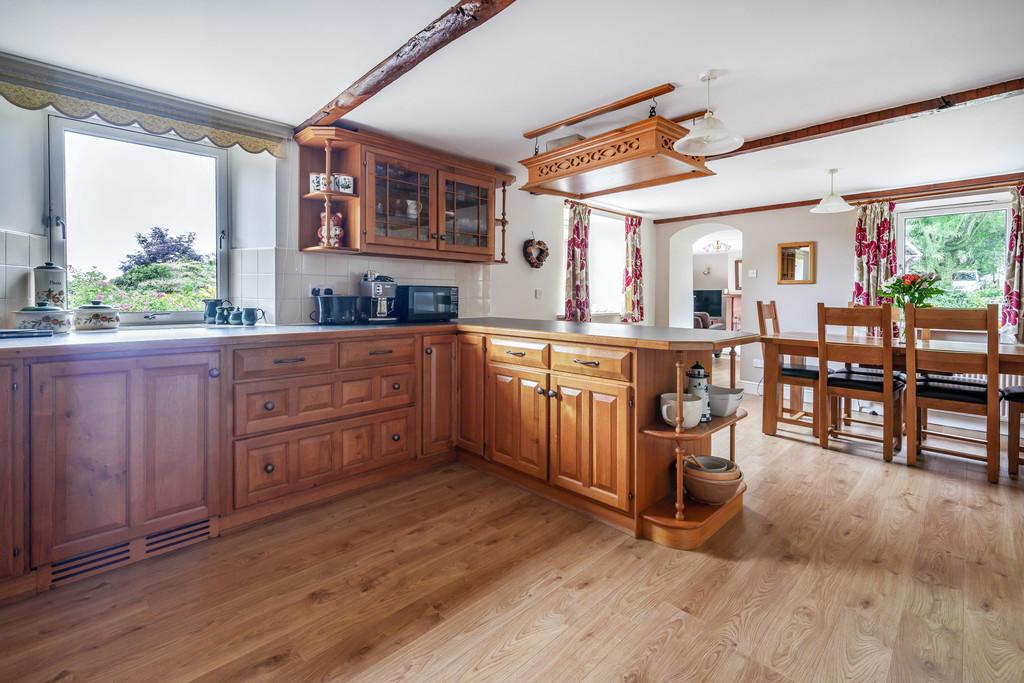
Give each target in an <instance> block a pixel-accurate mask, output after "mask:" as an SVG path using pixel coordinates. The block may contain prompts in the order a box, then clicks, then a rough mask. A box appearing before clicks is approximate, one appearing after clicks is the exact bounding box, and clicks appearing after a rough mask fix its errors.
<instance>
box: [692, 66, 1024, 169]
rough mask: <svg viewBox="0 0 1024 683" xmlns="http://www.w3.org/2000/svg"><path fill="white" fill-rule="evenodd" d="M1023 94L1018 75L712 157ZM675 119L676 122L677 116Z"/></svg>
mask: <svg viewBox="0 0 1024 683" xmlns="http://www.w3.org/2000/svg"><path fill="white" fill-rule="evenodd" d="M1021 93H1024V78H1015V79H1013V80H1010V81H1003V82H1002V83H995V84H992V85H986V86H982V87H980V88H971V89H970V90H963V91H961V92H957V93H952V94H949V95H943V96H941V97H933V98H932V99H929V100H921V101H920V102H913V103H911V104H904V105H901V106H898V107H890V108H888V109H881V110H879V111H873V112H868V113H867V114H858V115H857V116H848V117H846V118H844V119H837V120H835V121H827V122H825V123H818V124H815V125H813V126H807V127H806V128H799V129H797V130H791V131H788V132H785V133H777V134H775V135H768V136H766V137H763V138H757V139H755V140H747V141H746V142H745V143H743V146H742V147H740V148H739V149H737V150H735V151H733V152H728V153H726V154H719V155H716V156H714V157H709V158H711V159H727V158H729V157H734V156H739V155H740V154H749V153H751V152H759V151H761V150H764V149H771V148H773V147H782V146H784V145H792V144H793V143H795V142H804V141H806V140H816V139H818V138H825V137H829V136H830V135H838V134H840V133H849V132H851V131H855V130H863V129H864V128H872V127H874V126H880V125H882V124H886V123H895V122H897V121H902V120H904V119H909V118H913V117H915V116H923V115H926V114H933V113H935V112H938V111H943V110H946V109H953V108H959V107H968V106H973V105H977V104H982V103H984V102H990V101H992V100H998V99H1003V98H1006V97H1014V96H1015V95H1020V94H1021ZM702 113H703V112H702ZM687 116H691V114H687ZM672 120H673V121H676V120H677V119H672Z"/></svg>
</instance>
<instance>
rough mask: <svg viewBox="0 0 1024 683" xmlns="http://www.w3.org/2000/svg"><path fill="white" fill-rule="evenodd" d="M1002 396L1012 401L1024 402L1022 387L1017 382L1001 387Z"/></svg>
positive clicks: (1023, 389)
mask: <svg viewBox="0 0 1024 683" xmlns="http://www.w3.org/2000/svg"><path fill="white" fill-rule="evenodd" d="M1003 398H1005V399H1006V400H1007V401H1013V402H1014V403H1024V387H1022V386H1020V385H1019V384H1017V385H1015V386H1012V387H1006V388H1005V389H1003Z"/></svg>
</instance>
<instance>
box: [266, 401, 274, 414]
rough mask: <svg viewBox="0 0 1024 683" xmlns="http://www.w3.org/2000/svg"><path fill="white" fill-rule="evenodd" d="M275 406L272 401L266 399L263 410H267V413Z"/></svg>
mask: <svg viewBox="0 0 1024 683" xmlns="http://www.w3.org/2000/svg"><path fill="white" fill-rule="evenodd" d="M276 407H277V404H276V403H274V402H273V401H267V402H266V403H264V404H263V410H265V411H267V412H268V413H269V412H271V411H273V410H274V408H276Z"/></svg>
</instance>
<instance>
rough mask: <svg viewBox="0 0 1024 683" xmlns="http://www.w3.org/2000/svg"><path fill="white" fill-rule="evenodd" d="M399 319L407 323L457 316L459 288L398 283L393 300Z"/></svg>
mask: <svg viewBox="0 0 1024 683" xmlns="http://www.w3.org/2000/svg"><path fill="white" fill-rule="evenodd" d="M395 312H396V316H397V317H398V319H399V320H401V321H403V322H409V323H426V322H444V321H447V320H452V319H453V318H458V317H459V288H458V287H443V286H436V285H399V286H398V293H397V296H396V300H395Z"/></svg>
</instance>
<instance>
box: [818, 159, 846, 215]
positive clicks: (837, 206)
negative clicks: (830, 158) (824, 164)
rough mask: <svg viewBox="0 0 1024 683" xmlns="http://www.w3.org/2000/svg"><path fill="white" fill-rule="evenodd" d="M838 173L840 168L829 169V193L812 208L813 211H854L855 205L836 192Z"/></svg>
mask: <svg viewBox="0 0 1024 683" xmlns="http://www.w3.org/2000/svg"><path fill="white" fill-rule="evenodd" d="M836 173H839V169H838V168H830V169H828V177H829V184H828V194H826V195H825V196H824V197H822V198H821V201H820V202H818V205H817V206H815V207H814V208H813V209H811V213H843V212H844V211H853V210H854V208H856V207H853V206H850V205H849V204H847V203H846V200H845V199H843V198H842V197H840V196H839V195H837V194H836Z"/></svg>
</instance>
